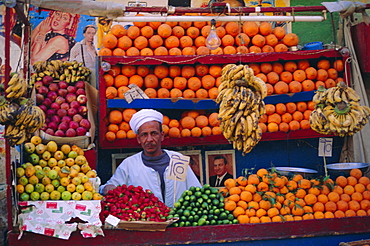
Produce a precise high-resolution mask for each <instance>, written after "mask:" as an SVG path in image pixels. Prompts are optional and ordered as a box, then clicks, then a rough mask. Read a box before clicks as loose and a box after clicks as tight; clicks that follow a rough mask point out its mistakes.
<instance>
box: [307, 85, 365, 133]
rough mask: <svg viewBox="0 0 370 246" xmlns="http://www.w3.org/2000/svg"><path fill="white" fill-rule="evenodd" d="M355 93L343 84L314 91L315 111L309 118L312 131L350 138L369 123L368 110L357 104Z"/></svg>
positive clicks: (357, 99) (357, 98) (358, 99)
mask: <svg viewBox="0 0 370 246" xmlns="http://www.w3.org/2000/svg"><path fill="white" fill-rule="evenodd" d="M359 101H360V97H359V96H358V95H357V93H356V91H355V90H354V89H352V88H351V87H348V86H347V85H346V84H345V83H344V82H339V83H338V84H337V86H335V87H332V88H329V89H327V90H326V89H325V88H323V87H321V88H319V90H317V91H316V94H315V95H314V97H313V102H314V103H315V104H316V106H315V109H314V110H313V111H312V113H311V116H310V124H311V127H312V129H314V130H315V131H317V132H319V133H322V134H334V135H338V136H340V137H345V136H352V135H353V134H355V133H356V132H358V131H360V130H361V129H362V127H363V126H364V125H366V124H367V123H368V122H369V119H368V118H369V116H370V108H369V107H367V106H362V105H360V103H359Z"/></svg>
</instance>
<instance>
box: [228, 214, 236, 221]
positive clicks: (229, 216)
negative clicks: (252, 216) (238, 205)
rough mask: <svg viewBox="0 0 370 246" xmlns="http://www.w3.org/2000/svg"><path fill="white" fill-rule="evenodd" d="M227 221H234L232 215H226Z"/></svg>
mask: <svg viewBox="0 0 370 246" xmlns="http://www.w3.org/2000/svg"><path fill="white" fill-rule="evenodd" d="M227 219H228V220H230V221H232V220H233V219H235V217H234V215H233V214H228V215H227Z"/></svg>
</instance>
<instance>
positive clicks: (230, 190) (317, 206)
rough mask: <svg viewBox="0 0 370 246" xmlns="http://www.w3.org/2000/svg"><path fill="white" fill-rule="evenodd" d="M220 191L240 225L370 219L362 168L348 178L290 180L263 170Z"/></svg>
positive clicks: (369, 198)
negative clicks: (345, 218)
mask: <svg viewBox="0 0 370 246" xmlns="http://www.w3.org/2000/svg"><path fill="white" fill-rule="evenodd" d="M224 185H225V188H221V189H220V192H221V194H223V196H224V197H225V209H226V210H228V211H231V212H232V213H233V215H234V216H235V217H236V218H237V220H238V221H239V223H266V222H281V221H299V220H308V219H325V218H341V217H352V216H370V180H369V178H368V177H366V176H363V174H362V171H361V170H360V169H352V170H351V172H350V176H349V177H344V176H339V177H338V178H336V180H335V183H334V182H333V180H331V179H327V180H326V181H322V180H320V179H306V178H304V177H302V175H300V174H296V175H294V176H293V177H291V178H288V177H286V176H283V175H280V174H278V173H277V172H273V171H272V172H271V171H270V172H269V171H267V170H266V169H264V168H262V169H259V170H258V171H257V173H256V174H250V175H249V176H247V177H244V176H240V177H239V178H237V179H228V180H226V181H225V183H224Z"/></svg>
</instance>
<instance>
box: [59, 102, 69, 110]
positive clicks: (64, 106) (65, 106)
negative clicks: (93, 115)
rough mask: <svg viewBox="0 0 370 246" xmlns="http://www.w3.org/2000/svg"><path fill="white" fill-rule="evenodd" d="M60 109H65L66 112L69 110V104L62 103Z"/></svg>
mask: <svg viewBox="0 0 370 246" xmlns="http://www.w3.org/2000/svg"><path fill="white" fill-rule="evenodd" d="M60 108H62V109H64V110H68V109H69V103H67V102H65V103H62V104H61V105H60Z"/></svg>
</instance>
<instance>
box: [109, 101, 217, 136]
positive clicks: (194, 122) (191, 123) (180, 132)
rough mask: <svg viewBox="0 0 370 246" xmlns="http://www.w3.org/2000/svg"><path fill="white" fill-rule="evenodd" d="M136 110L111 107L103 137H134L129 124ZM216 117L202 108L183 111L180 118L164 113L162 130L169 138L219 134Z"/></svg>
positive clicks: (215, 113)
mask: <svg viewBox="0 0 370 246" xmlns="http://www.w3.org/2000/svg"><path fill="white" fill-rule="evenodd" d="M136 112H137V110H136V109H130V108H127V109H112V110H111V111H110V112H109V113H108V115H107V117H105V119H104V123H105V125H106V127H107V131H106V133H105V139H106V140H108V141H110V142H113V141H115V140H119V139H127V138H136V134H135V132H134V131H133V130H132V129H131V127H130V124H129V122H130V119H131V117H132V115H133V114H134V113H136ZM217 117H218V113H217V112H213V113H208V114H206V113H205V112H204V111H202V110H190V111H185V112H183V113H182V115H181V119H180V120H177V119H171V118H169V117H168V116H166V115H164V116H163V124H162V130H163V132H164V136H165V137H170V138H180V137H206V136H209V135H220V134H222V132H221V129H220V122H219V120H218V119H217Z"/></svg>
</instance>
